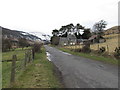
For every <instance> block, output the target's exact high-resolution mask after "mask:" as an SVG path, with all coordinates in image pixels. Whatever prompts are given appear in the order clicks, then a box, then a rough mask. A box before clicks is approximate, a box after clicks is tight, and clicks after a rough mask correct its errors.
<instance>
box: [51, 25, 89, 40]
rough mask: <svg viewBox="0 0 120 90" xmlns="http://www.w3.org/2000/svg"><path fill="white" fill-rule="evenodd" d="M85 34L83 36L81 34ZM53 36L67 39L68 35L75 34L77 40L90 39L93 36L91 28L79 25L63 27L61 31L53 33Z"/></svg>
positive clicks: (55, 30)
mask: <svg viewBox="0 0 120 90" xmlns="http://www.w3.org/2000/svg"><path fill="white" fill-rule="evenodd" d="M81 32H83V34H81ZM52 34H53V36H59V37H67V35H68V34H74V35H75V36H76V38H77V39H81V38H83V39H88V38H89V37H90V36H91V32H90V29H89V28H85V27H83V26H82V25H80V24H79V23H78V24H76V25H75V26H74V25H73V24H72V23H71V24H68V25H65V26H61V28H60V29H59V30H57V29H54V30H53V32H52Z"/></svg>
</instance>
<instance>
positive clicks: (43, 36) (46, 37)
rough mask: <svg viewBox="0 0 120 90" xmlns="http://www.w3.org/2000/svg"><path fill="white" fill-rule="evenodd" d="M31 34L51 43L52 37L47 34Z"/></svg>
mask: <svg viewBox="0 0 120 90" xmlns="http://www.w3.org/2000/svg"><path fill="white" fill-rule="evenodd" d="M29 33H30V34H32V35H35V36H37V37H40V38H41V39H42V40H47V41H49V40H50V38H51V36H50V35H47V34H45V33H42V32H29Z"/></svg>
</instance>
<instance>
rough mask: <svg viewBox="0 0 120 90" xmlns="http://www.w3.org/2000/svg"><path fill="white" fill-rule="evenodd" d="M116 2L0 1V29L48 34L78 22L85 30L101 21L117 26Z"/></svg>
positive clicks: (88, 0)
mask: <svg viewBox="0 0 120 90" xmlns="http://www.w3.org/2000/svg"><path fill="white" fill-rule="evenodd" d="M118 1H119V0H0V12H1V13H0V26H3V27H6V28H9V29H14V30H15V29H16V30H21V31H26V32H43V33H46V34H50V35H51V32H52V30H53V29H55V28H56V29H59V28H60V27H61V26H63V25H67V24H69V23H73V24H74V25H75V24H77V23H80V24H81V25H83V26H85V27H86V28H92V26H93V24H94V23H95V22H97V21H100V20H101V19H104V20H105V21H107V23H108V26H107V28H109V27H112V26H115V25H117V24H118Z"/></svg>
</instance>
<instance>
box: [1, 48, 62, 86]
mask: <svg viewBox="0 0 120 90" xmlns="http://www.w3.org/2000/svg"><path fill="white" fill-rule="evenodd" d="M13 52H15V51H13ZM13 52H12V51H11V53H13ZM23 52H24V50H23V51H20V56H19V57H20V58H22V57H23V56H22V55H24V54H22V53H23ZM3 55H4V58H6V59H8V57H7V56H8V55H10V57H11V54H10V52H8V54H7V52H5V53H3ZM5 55H7V56H5ZM4 58H3V59H4ZM17 64H18V65H19V64H21V63H20V62H19V61H18V62H17ZM2 67H3V69H2V75H3V77H2V80H3V81H2V83H3V85H2V86H3V88H7V87H10V86H9V84H10V71H11V62H3V63H2ZM53 69H54V66H53V64H52V63H51V62H49V61H48V60H47V58H46V53H45V49H44V48H42V53H36V54H35V59H34V61H33V62H32V63H29V64H28V65H27V67H26V69H24V70H21V71H19V72H17V73H16V81H15V84H14V85H13V88H60V87H62V84H61V83H60V82H59V80H58V78H57V76H56V75H55V73H54V72H53Z"/></svg>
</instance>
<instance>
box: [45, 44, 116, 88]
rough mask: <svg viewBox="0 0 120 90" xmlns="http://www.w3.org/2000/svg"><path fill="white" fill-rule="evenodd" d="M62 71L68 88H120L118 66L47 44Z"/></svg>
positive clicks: (50, 55) (49, 51)
mask: <svg viewBox="0 0 120 90" xmlns="http://www.w3.org/2000/svg"><path fill="white" fill-rule="evenodd" d="M45 48H46V51H47V52H48V53H49V58H50V59H51V61H52V62H53V63H54V64H55V65H56V66H57V68H58V69H59V70H60V71H61V73H62V77H63V82H64V84H65V87H66V88H118V67H117V66H114V65H109V64H105V63H103V62H100V61H95V60H91V59H87V58H83V57H80V56H75V55H71V54H69V53H65V52H62V51H60V50H58V49H56V48H53V47H50V46H47V45H45Z"/></svg>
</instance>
